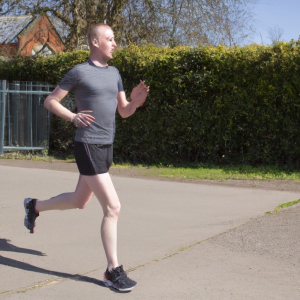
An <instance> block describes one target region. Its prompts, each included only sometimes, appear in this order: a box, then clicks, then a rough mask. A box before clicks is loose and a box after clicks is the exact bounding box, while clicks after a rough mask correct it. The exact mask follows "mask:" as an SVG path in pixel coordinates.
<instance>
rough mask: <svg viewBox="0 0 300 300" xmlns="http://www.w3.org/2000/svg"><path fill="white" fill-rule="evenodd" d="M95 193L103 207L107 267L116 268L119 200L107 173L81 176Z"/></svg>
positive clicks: (102, 226) (103, 234)
mask: <svg viewBox="0 0 300 300" xmlns="http://www.w3.org/2000/svg"><path fill="white" fill-rule="evenodd" d="M82 177H83V178H84V180H85V182H86V183H87V185H88V186H89V188H90V189H91V190H92V191H93V192H94V193H95V196H96V197H97V199H98V200H99V202H100V204H101V206H102V209H103V213H104V216H103V220H102V224H101V238H102V243H103V247H104V250H105V254H106V257H107V262H108V269H109V270H110V269H112V268H116V267H117V266H118V265H119V264H118V258H117V222H118V215H119V212H120V208H121V205H120V201H119V198H118V195H117V192H116V190H115V188H114V185H113V183H112V181H111V178H110V175H109V174H108V173H104V174H98V175H94V176H82Z"/></svg>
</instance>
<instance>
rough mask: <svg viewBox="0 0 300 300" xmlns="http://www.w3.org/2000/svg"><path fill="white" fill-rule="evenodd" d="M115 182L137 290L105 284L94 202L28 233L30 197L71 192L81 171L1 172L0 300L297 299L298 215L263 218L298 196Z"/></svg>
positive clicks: (124, 258) (54, 215) (54, 214)
mask: <svg viewBox="0 0 300 300" xmlns="http://www.w3.org/2000/svg"><path fill="white" fill-rule="evenodd" d="M49 168H52V167H51V164H49ZM112 178H113V181H114V184H115V187H116V189H117V192H118V194H119V197H120V199H121V203H122V210H121V214H120V220H119V227H118V234H119V242H118V252H119V261H120V262H121V263H122V264H124V267H125V269H127V270H131V272H130V277H131V278H132V279H135V280H137V281H138V285H137V287H136V288H135V289H134V290H133V291H132V292H131V293H127V294H124V295H122V296H121V295H120V294H119V293H115V292H113V291H111V290H110V289H108V288H105V287H103V285H102V282H101V279H102V274H103V272H104V270H105V268H106V261H105V256H104V251H103V249H102V246H101V240H100V236H99V227H100V222H101V218H102V211H101V208H100V205H99V203H98V202H97V199H95V198H94V197H93V198H92V200H91V202H90V203H89V204H88V205H87V207H86V208H85V209H84V210H79V209H76V210H70V211H50V212H45V213H41V216H40V217H39V218H38V219H37V230H36V233H35V234H33V235H32V234H29V233H28V231H27V230H26V229H25V227H24V226H23V219H24V210H23V206H22V202H23V198H24V197H37V198H39V199H47V198H50V197H52V196H54V195H57V194H59V193H62V192H66V191H72V190H73V189H74V188H75V186H76V182H77V179H78V174H77V173H75V172H74V170H69V171H68V172H66V171H56V170H53V168H52V170H48V169H45V168H28V167H26V168H22V167H11V166H9V165H6V166H4V165H0V190H1V196H0V252H1V253H0V298H1V299H55V298H57V299H91V300H92V299H117V298H118V299H119V298H120V297H122V298H124V299H205V300H207V299H218V300H219V299H222V300H227V299H237V300H240V299H282V300H283V299H299V298H300V289H299V288H300V284H299V283H300V282H299V275H300V269H299V253H298V251H299V250H298V249H299V248H300V244H299V240H300V236H299V227H297V226H298V225H297V224H298V221H297V220H299V215H300V210H299V208H300V207H299V208H298V207H296V208H292V209H290V210H287V211H283V212H280V213H278V214H276V215H264V212H266V211H269V210H273V209H274V208H275V207H276V206H278V205H279V204H281V203H285V202H288V201H293V200H297V199H298V198H299V196H298V194H296V193H290V192H279V191H266V190H255V189H246V188H232V187H224V186H212V185H209V186H206V185H200V184H199V185H197V184H188V183H178V182H168V181H155V180H143V179H135V178H122V177H112ZM240 225H242V226H240ZM238 226H239V227H238ZM276 226H277V227H276ZM235 227H237V228H236V229H234V228H235ZM278 232H280V235H279V237H278ZM287 233H288V234H287ZM267 237H269V238H267ZM272 237H273V238H272ZM276 237H277V238H276ZM281 241H284V246H282V243H281ZM280 245H281V246H280ZM190 246H192V247H190ZM181 249H184V250H183V251H179V250H181Z"/></svg>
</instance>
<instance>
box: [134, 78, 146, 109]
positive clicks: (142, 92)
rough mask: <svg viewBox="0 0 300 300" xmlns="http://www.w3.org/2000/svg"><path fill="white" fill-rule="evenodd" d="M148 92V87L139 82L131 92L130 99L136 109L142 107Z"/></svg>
mask: <svg viewBox="0 0 300 300" xmlns="http://www.w3.org/2000/svg"><path fill="white" fill-rule="evenodd" d="M149 91H150V89H149V86H148V87H147V86H146V84H145V82H143V81H141V82H140V84H139V85H138V86H136V87H135V88H134V89H133V90H132V92H131V94H130V98H131V100H132V102H134V103H135V105H136V107H140V106H142V105H143V103H144V102H145V100H146V98H147V96H148V94H149Z"/></svg>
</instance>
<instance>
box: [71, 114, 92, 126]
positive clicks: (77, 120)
mask: <svg viewBox="0 0 300 300" xmlns="http://www.w3.org/2000/svg"><path fill="white" fill-rule="evenodd" d="M84 112H92V111H91V110H83V111H81V112H79V113H77V114H74V116H73V118H72V122H73V123H74V124H76V125H81V126H83V127H86V126H90V125H91V123H90V122H94V120H95V118H94V117H93V116H91V115H89V114H84Z"/></svg>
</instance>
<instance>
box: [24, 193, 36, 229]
mask: <svg viewBox="0 0 300 300" xmlns="http://www.w3.org/2000/svg"><path fill="white" fill-rule="evenodd" d="M28 200H32V198H25V199H24V209H25V218H24V226H25V227H26V228H27V229H28V230H30V233H35V222H34V224H33V228H29V226H28V219H26V216H27V208H26V205H27V203H28V202H29V201H28Z"/></svg>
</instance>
